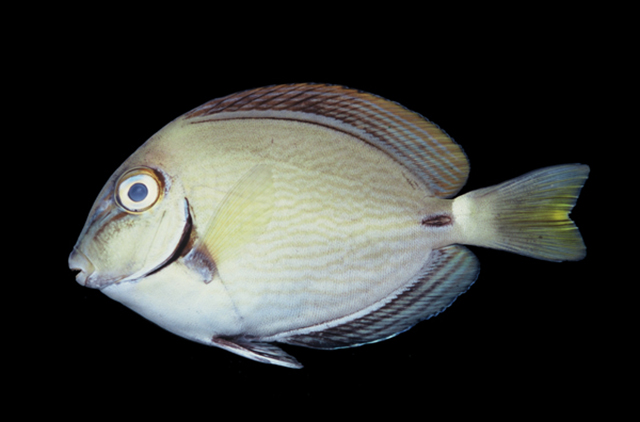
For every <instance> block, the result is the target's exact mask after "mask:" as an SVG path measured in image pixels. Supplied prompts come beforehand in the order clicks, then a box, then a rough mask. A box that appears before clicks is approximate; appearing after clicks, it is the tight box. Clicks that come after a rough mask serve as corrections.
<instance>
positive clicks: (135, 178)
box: [116, 169, 162, 213]
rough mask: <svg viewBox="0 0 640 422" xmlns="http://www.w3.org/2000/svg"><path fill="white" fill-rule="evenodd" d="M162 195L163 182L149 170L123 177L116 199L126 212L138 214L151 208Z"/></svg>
mask: <svg viewBox="0 0 640 422" xmlns="http://www.w3.org/2000/svg"><path fill="white" fill-rule="evenodd" d="M161 194H162V191H161V182H160V180H158V178H157V177H156V175H155V174H154V173H152V172H151V171H149V170H147V169H137V170H132V171H130V172H128V173H127V174H125V175H124V176H122V177H121V179H120V181H119V182H118V186H117V195H116V198H117V201H118V204H120V206H121V207H122V208H124V209H125V210H126V211H129V212H133V213H138V212H142V211H146V210H148V209H149V208H151V207H152V206H153V205H154V204H155V203H156V202H158V199H160V196H161Z"/></svg>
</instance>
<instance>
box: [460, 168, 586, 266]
mask: <svg viewBox="0 0 640 422" xmlns="http://www.w3.org/2000/svg"><path fill="white" fill-rule="evenodd" d="M588 175H589V166H587V165H583V164H565V165H560V166H554V167H547V168H543V169H539V170H535V171H532V172H531V173H527V174H525V175H522V176H520V177H517V178H515V179H513V180H509V181H507V182H504V183H501V184H499V185H496V186H492V187H488V188H484V189H478V190H475V191H472V192H469V193H467V194H465V195H462V196H460V197H459V198H456V200H455V201H454V203H453V215H454V219H455V222H456V225H458V227H457V230H459V232H458V236H460V240H461V243H467V244H472V245H478V246H485V247H489V248H493V249H501V250H506V251H509V252H514V253H517V254H520V255H526V256H530V257H533V258H538V259H545V260H549V261H577V260H580V259H582V258H584V257H585V255H586V247H585V245H584V242H583V241H582V236H581V235H580V232H579V231H578V228H577V227H576V225H575V224H574V222H573V221H572V220H571V219H570V218H569V213H570V212H571V209H572V208H573V206H574V205H575V204H576V200H577V199H578V196H579V195H580V189H582V185H584V182H585V181H586V179H587V176H588Z"/></svg>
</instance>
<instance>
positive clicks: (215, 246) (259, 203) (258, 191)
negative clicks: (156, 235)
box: [194, 164, 275, 269]
mask: <svg viewBox="0 0 640 422" xmlns="http://www.w3.org/2000/svg"><path fill="white" fill-rule="evenodd" d="M274 204H275V191H274V185H273V175H272V169H271V166H268V165H264V164H260V165H257V166H255V167H254V168H253V169H252V170H250V171H249V172H248V173H247V174H245V175H244V176H243V177H242V178H241V179H240V180H239V181H238V182H237V183H236V185H235V186H234V187H233V188H232V189H231V190H230V191H229V192H228V193H227V194H226V196H225V197H224V199H223V200H222V202H221V203H220V205H219V207H218V209H217V210H216V212H215V213H214V215H213V216H212V217H211V220H210V221H209V223H208V224H207V226H206V228H205V230H204V232H203V234H202V237H201V238H200V239H199V241H198V242H197V244H196V245H195V246H194V249H195V250H197V251H198V253H199V254H200V255H204V256H207V257H209V258H210V259H212V260H213V262H214V264H215V267H216V268H218V269H220V265H224V262H225V261H226V260H227V259H230V258H233V257H235V256H236V255H237V254H238V253H240V251H241V248H242V247H243V246H245V245H247V244H248V243H251V242H252V241H254V240H255V239H256V238H257V237H258V236H259V235H261V234H262V233H263V232H264V230H265V229H266V227H267V225H268V224H269V222H270V221H271V216H272V215H273V207H274Z"/></svg>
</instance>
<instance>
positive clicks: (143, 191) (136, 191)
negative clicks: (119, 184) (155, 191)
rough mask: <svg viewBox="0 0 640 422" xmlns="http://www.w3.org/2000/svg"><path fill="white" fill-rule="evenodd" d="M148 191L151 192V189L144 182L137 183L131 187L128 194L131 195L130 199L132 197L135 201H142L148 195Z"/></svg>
mask: <svg viewBox="0 0 640 422" xmlns="http://www.w3.org/2000/svg"><path fill="white" fill-rule="evenodd" d="M148 193H149V190H148V189H147V187H146V186H145V185H144V184H142V183H135V184H133V185H132V186H131V188H130V189H129V193H128V196H129V199H131V200H132V201H133V202H140V201H142V200H144V199H145V198H146V197H147V194H148Z"/></svg>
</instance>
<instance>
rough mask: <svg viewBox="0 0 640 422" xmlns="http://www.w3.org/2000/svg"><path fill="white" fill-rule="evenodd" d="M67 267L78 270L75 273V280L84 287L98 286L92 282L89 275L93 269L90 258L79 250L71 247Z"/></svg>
mask: <svg viewBox="0 0 640 422" xmlns="http://www.w3.org/2000/svg"><path fill="white" fill-rule="evenodd" d="M69 268H70V269H71V270H73V271H78V274H76V281H77V282H78V283H79V284H80V285H82V286H86V287H93V288H96V287H99V286H98V285H97V284H96V283H95V282H93V283H92V281H91V275H92V274H93V273H94V271H95V267H94V265H93V263H92V262H91V260H90V259H89V258H88V257H87V256H86V255H85V254H84V253H82V252H81V251H79V250H78V249H76V248H73V251H71V255H69Z"/></svg>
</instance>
